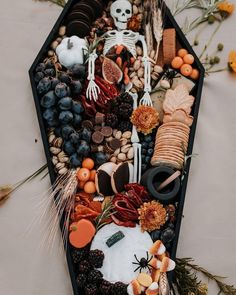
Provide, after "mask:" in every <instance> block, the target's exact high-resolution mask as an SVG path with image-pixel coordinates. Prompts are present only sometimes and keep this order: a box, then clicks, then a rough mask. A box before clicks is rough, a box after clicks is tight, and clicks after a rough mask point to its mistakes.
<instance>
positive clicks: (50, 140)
mask: <svg viewBox="0 0 236 295" xmlns="http://www.w3.org/2000/svg"><path fill="white" fill-rule="evenodd" d="M55 138H56V135H55V134H53V133H50V134H49V137H48V142H49V144H51V143H52V142H53V140H54V139H55Z"/></svg>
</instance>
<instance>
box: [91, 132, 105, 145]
mask: <svg viewBox="0 0 236 295" xmlns="http://www.w3.org/2000/svg"><path fill="white" fill-rule="evenodd" d="M92 140H93V142H94V143H97V144H100V143H102V142H103V140H104V136H103V134H102V133H101V132H100V131H95V132H94V133H93V135H92Z"/></svg>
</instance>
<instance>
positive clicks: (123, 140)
mask: <svg viewBox="0 0 236 295" xmlns="http://www.w3.org/2000/svg"><path fill="white" fill-rule="evenodd" d="M127 143H128V139H127V138H122V139H121V146H124V145H126V144H127Z"/></svg>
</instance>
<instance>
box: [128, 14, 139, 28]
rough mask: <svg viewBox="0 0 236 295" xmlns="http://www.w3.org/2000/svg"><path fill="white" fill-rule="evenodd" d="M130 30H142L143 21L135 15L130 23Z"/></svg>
mask: <svg viewBox="0 0 236 295" xmlns="http://www.w3.org/2000/svg"><path fill="white" fill-rule="evenodd" d="M128 29H129V30H131V31H135V32H138V31H139V30H140V29H141V21H140V20H139V19H138V17H137V15H133V16H132V17H131V18H130V20H129V21H128Z"/></svg>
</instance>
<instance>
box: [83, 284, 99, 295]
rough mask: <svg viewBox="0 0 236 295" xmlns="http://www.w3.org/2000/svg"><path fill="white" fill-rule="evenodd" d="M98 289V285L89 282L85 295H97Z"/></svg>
mask: <svg viewBox="0 0 236 295" xmlns="http://www.w3.org/2000/svg"><path fill="white" fill-rule="evenodd" d="M97 291H98V289H97V286H96V285H94V284H88V285H87V286H86V287H85V288H84V293H85V295H97V294H98V292H97Z"/></svg>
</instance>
